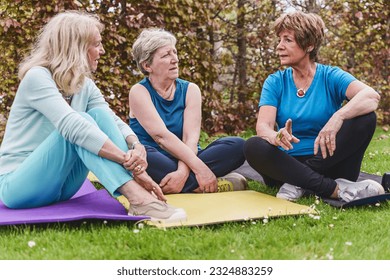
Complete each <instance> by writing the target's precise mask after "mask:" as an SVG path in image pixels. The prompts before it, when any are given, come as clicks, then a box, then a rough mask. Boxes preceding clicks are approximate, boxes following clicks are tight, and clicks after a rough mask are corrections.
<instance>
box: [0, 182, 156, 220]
mask: <svg viewBox="0 0 390 280" xmlns="http://www.w3.org/2000/svg"><path fill="white" fill-rule="evenodd" d="M85 219H101V220H117V221H139V220H144V219H149V217H146V216H129V215H127V211H126V209H125V208H124V207H123V206H122V204H120V202H119V201H117V200H116V199H115V198H113V197H111V196H110V194H109V193H108V192H107V191H106V190H104V189H102V190H96V189H95V187H94V186H93V185H92V183H91V182H90V181H88V180H86V181H85V182H84V184H83V185H82V187H81V188H80V190H79V191H78V192H77V193H76V194H75V195H74V196H73V197H72V198H71V199H70V200H67V201H63V202H58V203H55V204H52V205H49V206H44V207H38V208H30V209H9V208H7V207H5V205H4V204H3V203H2V202H1V201H0V225H19V224H39V223H57V222H68V221H76V220H85Z"/></svg>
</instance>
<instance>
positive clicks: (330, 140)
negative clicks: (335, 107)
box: [314, 114, 343, 158]
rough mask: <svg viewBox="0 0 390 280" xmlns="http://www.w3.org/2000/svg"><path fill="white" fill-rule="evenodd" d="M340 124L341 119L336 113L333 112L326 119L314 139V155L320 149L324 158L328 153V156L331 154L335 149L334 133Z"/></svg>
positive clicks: (341, 122)
mask: <svg viewBox="0 0 390 280" xmlns="http://www.w3.org/2000/svg"><path fill="white" fill-rule="evenodd" d="M342 125H343V120H342V119H341V118H340V117H339V116H338V115H337V114H334V115H333V116H332V117H331V118H330V119H329V120H328V122H327V123H326V124H325V126H324V127H323V128H322V129H321V131H320V133H319V134H318V136H317V138H316V139H315V141H314V154H315V155H316V154H317V153H318V150H319V149H321V154H322V158H326V157H327V156H328V154H329V156H333V154H334V151H335V150H336V135H337V133H338V132H339V130H340V128H341V126H342Z"/></svg>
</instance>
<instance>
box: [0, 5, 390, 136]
mask: <svg viewBox="0 0 390 280" xmlns="http://www.w3.org/2000/svg"><path fill="white" fill-rule="evenodd" d="M286 2H288V3H289V5H293V6H294V7H295V8H297V9H302V10H304V11H313V12H317V13H319V14H320V15H321V16H322V17H323V19H324V21H325V23H326V26H327V32H326V36H327V40H326V42H325V45H324V46H323V48H322V49H321V53H320V62H322V63H329V64H333V65H338V66H340V67H341V68H343V69H345V70H348V71H350V72H351V73H352V74H353V75H355V76H356V77H357V78H359V79H361V80H363V81H365V82H367V83H368V84H369V85H371V86H372V87H374V88H375V89H376V90H377V91H378V92H379V93H380V94H381V95H382V100H381V103H380V108H379V110H378V116H379V118H378V122H379V123H381V124H389V123H390V115H389V111H390V109H389V108H390V93H389V84H388V77H389V70H388V69H389V58H388V52H389V49H388V46H389V35H388V34H389V24H388V17H389V7H388V3H386V2H387V1H386V0H378V1H368V0H349V1H343V0H332V1H330V0H322V1H314V0H306V1H304V0H298V1H278V0H261V1H260V0H211V1H210V0H197V1H194V0H159V1H154V0H148V1H138V0H120V1H118V0H117V1H115V0H111V1H106V0H101V1H97V0H63V1H56V0H39V1H37V0H23V1H22V0H14V1H6V0H0V38H1V40H0V50H1V51H0V73H1V75H2V80H1V82H0V141H1V139H2V136H3V133H4V126H5V123H6V119H7V116H8V112H9V109H10V106H11V104H12V101H13V98H14V95H15V92H16V89H17V86H18V83H19V81H18V79H17V70H18V65H19V63H20V61H21V60H22V59H23V57H24V55H25V54H26V53H28V51H29V50H30V47H31V45H32V43H33V42H34V39H35V38H36V36H37V33H38V31H39V29H40V28H41V27H42V26H43V25H44V24H45V23H46V22H47V21H48V19H50V17H52V16H53V15H55V14H57V13H58V12H61V11H64V10H84V11H88V12H91V13H96V14H98V15H99V16H100V18H101V20H102V22H103V23H104V24H105V30H104V32H103V34H102V37H103V43H104V47H105V50H106V54H105V55H104V56H103V57H102V59H101V61H100V63H99V69H98V71H97V72H96V73H95V79H96V82H97V84H98V86H99V87H100V89H101V90H102V92H103V94H104V95H105V97H106V99H107V101H108V102H109V103H110V104H111V105H112V108H113V109H114V110H115V111H116V112H117V113H118V114H119V115H120V116H121V117H122V118H123V119H124V120H127V116H128V106H127V98H128V92H129V90H130V87H131V86H132V85H133V84H135V83H137V82H138V81H139V80H140V79H141V78H142V75H141V73H140V72H139V71H138V69H137V68H136V65H135V63H134V62H133V60H132V55H131V47H132V43H133V42H134V40H135V38H136V37H137V36H138V34H139V33H140V31H141V30H142V29H143V28H148V27H159V28H164V29H166V30H169V31H171V32H172V33H173V34H175V35H176V37H177V38H178V44H177V48H178V52H179V59H180V69H181V78H184V79H188V80H190V81H192V82H195V83H197V84H198V85H199V87H200V88H201V90H202V94H203V123H202V129H203V130H204V131H205V132H207V133H209V134H215V133H231V134H234V133H238V132H240V131H243V130H247V129H250V128H254V126H255V122H256V111H257V103H258V99H259V94H260V91H261V86H262V83H263V82H264V80H265V78H266V77H267V76H268V75H269V74H271V73H272V72H274V71H275V70H277V69H278V67H279V61H278V59H277V57H276V55H275V37H274V35H273V34H272V31H271V29H270V27H271V24H272V22H273V21H274V20H275V19H276V18H277V17H278V16H279V15H280V14H281V13H282V12H283V11H284V10H285V8H286V6H284V5H285V4H284V3H286Z"/></svg>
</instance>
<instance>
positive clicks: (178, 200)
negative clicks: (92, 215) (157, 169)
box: [119, 190, 316, 228]
mask: <svg viewBox="0 0 390 280" xmlns="http://www.w3.org/2000/svg"><path fill="white" fill-rule="evenodd" d="M166 197H167V199H168V203H169V204H171V205H172V206H176V207H179V208H183V209H184V210H185V211H186V212H187V221H186V222H183V223H180V222H178V223H162V222H151V221H148V222H147V223H148V224H151V225H154V226H157V227H161V228H166V227H178V226H199V225H210V224H217V223H224V222H231V221H246V220H252V219H262V218H265V217H279V216H286V215H302V214H314V213H316V211H315V210H313V209H312V208H310V207H309V206H305V205H300V204H297V203H293V202H289V201H285V200H282V199H279V198H276V197H274V196H270V195H267V194H264V193H259V192H256V191H252V190H246V191H235V192H222V193H205V194H171V195H166ZM119 201H120V202H121V203H122V204H123V205H124V206H125V207H126V208H128V207H129V204H128V202H127V200H126V199H125V198H124V197H119Z"/></svg>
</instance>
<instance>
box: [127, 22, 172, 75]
mask: <svg viewBox="0 0 390 280" xmlns="http://www.w3.org/2000/svg"><path fill="white" fill-rule="evenodd" d="M170 44H172V45H174V46H175V45H176V38H175V36H174V35H173V34H172V33H170V32H168V31H166V30H163V29H158V28H149V29H145V30H143V31H142V32H141V34H140V35H139V36H138V38H137V40H136V41H135V42H134V44H133V48H132V52H133V58H134V60H135V62H136V63H137V67H138V69H139V70H140V71H141V72H142V73H143V74H144V75H149V73H148V72H147V71H146V70H145V69H144V68H143V67H142V63H144V62H146V63H147V64H149V65H150V64H152V62H153V57H154V54H155V52H156V50H157V49H159V48H161V47H165V46H167V45H170Z"/></svg>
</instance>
